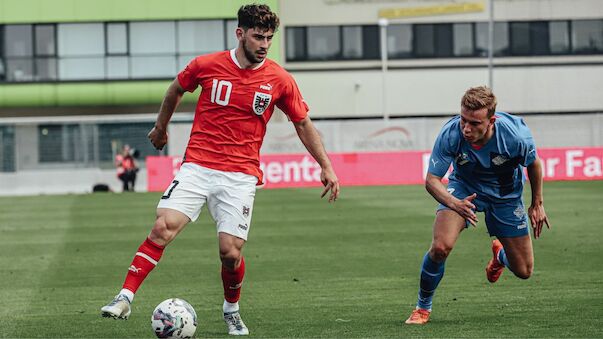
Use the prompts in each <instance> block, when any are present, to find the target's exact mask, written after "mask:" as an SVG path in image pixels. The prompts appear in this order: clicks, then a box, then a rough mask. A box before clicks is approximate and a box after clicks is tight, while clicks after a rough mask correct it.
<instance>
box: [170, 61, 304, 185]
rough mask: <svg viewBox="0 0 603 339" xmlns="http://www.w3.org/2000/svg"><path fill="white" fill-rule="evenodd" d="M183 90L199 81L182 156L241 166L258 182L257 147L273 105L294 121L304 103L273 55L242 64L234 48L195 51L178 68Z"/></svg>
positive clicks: (225, 167)
mask: <svg viewBox="0 0 603 339" xmlns="http://www.w3.org/2000/svg"><path fill="white" fill-rule="evenodd" d="M178 82H179V83H180V86H182V88H184V89H185V90H186V91H189V92H194V91H195V89H196V88H197V86H201V88H202V91H201V94H200V95H199V101H198V102H197V108H196V110H195V118H194V120H193V126H192V130H191V136H190V139H189V142H188V146H187V147H186V153H185V156H184V162H193V163H196V164H199V165H201V166H204V167H208V168H212V169H216V170H220V171H226V172H242V173H246V174H250V175H253V176H256V177H257V178H258V184H261V183H262V177H263V173H262V171H261V170H260V148H261V147H262V142H263V141H264V135H265V134H266V124H267V123H268V120H270V117H271V116H272V113H273V112H274V106H275V105H276V106H278V108H280V109H281V110H282V111H283V112H285V114H287V115H288V116H289V119H291V121H293V122H298V121H301V120H303V119H304V118H305V117H306V116H307V114H308V106H307V105H306V102H305V101H304V100H303V98H302V96H301V93H300V92H299V88H298V87H297V84H296V83H295V80H293V77H292V76H291V74H289V73H288V72H287V71H285V70H284V69H283V68H282V67H281V66H279V65H278V64H277V63H275V62H274V61H272V60H269V59H264V61H263V62H262V63H261V64H259V66H258V67H256V68H254V69H242V68H241V67H240V66H239V64H238V62H237V60H236V58H235V54H234V50H231V51H223V52H217V53H212V54H208V55H202V56H198V57H196V58H195V59H193V60H192V61H191V62H190V63H189V64H188V65H187V66H186V68H185V69H184V70H183V71H182V72H180V73H179V74H178Z"/></svg>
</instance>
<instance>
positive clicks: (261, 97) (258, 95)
mask: <svg viewBox="0 0 603 339" xmlns="http://www.w3.org/2000/svg"><path fill="white" fill-rule="evenodd" d="M271 100H272V95H270V94H267V93H262V92H255V95H254V96H253V112H254V113H255V114H257V115H262V114H264V111H266V109H267V108H268V105H270V101H271Z"/></svg>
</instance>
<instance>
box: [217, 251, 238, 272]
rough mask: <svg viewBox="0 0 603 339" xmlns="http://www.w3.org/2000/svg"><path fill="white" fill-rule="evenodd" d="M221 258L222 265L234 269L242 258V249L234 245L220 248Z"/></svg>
mask: <svg viewBox="0 0 603 339" xmlns="http://www.w3.org/2000/svg"><path fill="white" fill-rule="evenodd" d="M220 260H222V265H224V266H226V267H228V268H230V269H234V268H235V267H236V266H237V263H238V262H239V261H240V260H241V251H240V250H238V249H237V248H236V247H234V246H232V247H225V248H220Z"/></svg>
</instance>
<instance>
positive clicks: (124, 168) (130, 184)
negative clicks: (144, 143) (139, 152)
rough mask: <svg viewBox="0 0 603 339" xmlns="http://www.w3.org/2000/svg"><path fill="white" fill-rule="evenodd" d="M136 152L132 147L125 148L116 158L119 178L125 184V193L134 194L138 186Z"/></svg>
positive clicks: (125, 146) (126, 146)
mask: <svg viewBox="0 0 603 339" xmlns="http://www.w3.org/2000/svg"><path fill="white" fill-rule="evenodd" d="M135 155H136V150H134V149H132V148H130V145H128V144H126V145H124V146H123V148H122V150H121V153H119V154H117V155H116V156H115V166H116V167H117V178H119V180H121V182H122V183H123V191H124V192H134V186H135V185H136V173H137V172H138V166H136V161H135V160H134V158H135Z"/></svg>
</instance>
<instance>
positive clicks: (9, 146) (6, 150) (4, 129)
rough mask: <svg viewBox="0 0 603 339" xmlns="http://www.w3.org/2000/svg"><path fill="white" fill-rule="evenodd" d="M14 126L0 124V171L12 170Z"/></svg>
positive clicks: (13, 168)
mask: <svg viewBox="0 0 603 339" xmlns="http://www.w3.org/2000/svg"><path fill="white" fill-rule="evenodd" d="M15 160H16V159H15V127H14V126H0V172H14V171H15V170H16V166H15Z"/></svg>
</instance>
